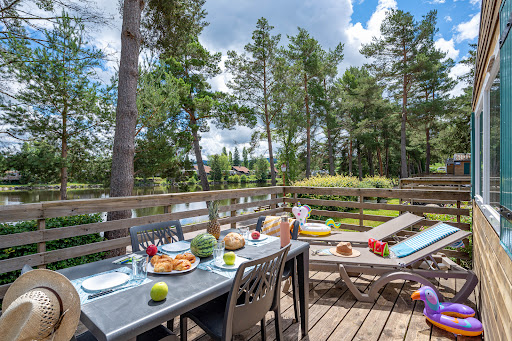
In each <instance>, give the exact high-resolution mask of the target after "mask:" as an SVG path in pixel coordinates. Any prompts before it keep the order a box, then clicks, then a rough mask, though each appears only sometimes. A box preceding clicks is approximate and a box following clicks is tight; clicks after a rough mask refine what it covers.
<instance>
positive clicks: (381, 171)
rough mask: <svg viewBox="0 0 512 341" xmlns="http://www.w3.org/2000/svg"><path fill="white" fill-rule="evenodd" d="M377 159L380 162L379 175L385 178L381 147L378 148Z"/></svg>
mask: <svg viewBox="0 0 512 341" xmlns="http://www.w3.org/2000/svg"><path fill="white" fill-rule="evenodd" d="M377 159H378V160H379V175H380V176H383V175H384V172H383V168H382V155H381V153H380V147H377Z"/></svg>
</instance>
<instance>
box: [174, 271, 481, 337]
mask: <svg viewBox="0 0 512 341" xmlns="http://www.w3.org/2000/svg"><path fill="white" fill-rule="evenodd" d="M372 280H373V276H366V275H361V276H359V278H358V279H357V281H356V284H357V285H358V286H359V287H360V289H362V290H363V289H365V288H368V286H369V284H370V283H371V281H372ZM462 285H463V281H462V280H455V279H450V280H444V279H441V280H440V282H439V283H438V288H439V290H440V291H441V292H442V293H443V294H444V295H445V296H446V297H453V296H454V295H455V292H456V291H457V290H458V289H459V288H460V287H461V286H462ZM419 287H420V284H418V283H414V282H405V281H396V282H392V283H389V284H388V285H387V286H386V287H384V289H383V290H382V291H381V295H380V297H379V299H378V300H377V301H376V302H375V303H365V302H358V301H356V300H355V298H354V296H353V295H352V293H350V291H349V290H348V288H347V286H346V285H345V284H344V283H343V281H342V280H341V279H340V278H339V275H338V274H336V273H329V272H313V271H312V272H310V291H309V302H310V303H309V335H308V337H306V338H301V332H300V324H299V323H293V306H292V304H293V299H292V295H291V293H286V294H282V296H281V310H282V318H283V335H284V340H301V339H302V340H311V341H323V340H335V341H340V340H365V341H370V340H415V341H416V340H418V341H421V340H459V341H460V340H481V338H480V337H471V338H469V337H461V336H459V337H458V338H456V337H455V335H453V334H451V333H449V332H446V331H443V330H441V329H439V328H436V327H432V326H431V325H430V324H427V322H426V321H425V318H424V316H423V313H422V311H423V308H424V306H423V302H421V301H412V300H411V294H412V293H413V292H414V291H415V290H417V289H418V288H419ZM465 303H466V304H467V305H469V306H471V307H472V308H474V309H475V295H474V293H472V294H471V296H470V297H469V299H468V301H467V302H465ZM266 320H267V339H268V340H275V329H274V320H273V314H272V313H269V314H268V315H267V319H266ZM189 327H190V329H189V331H188V339H189V340H194V341H208V340H211V339H210V337H208V336H207V335H205V334H204V332H203V331H202V330H201V329H200V328H199V327H197V326H195V325H194V323H193V322H192V321H189ZM175 330H179V328H176V329H175ZM234 340H235V341H240V340H251V341H259V340H261V336H260V327H259V325H257V326H255V327H253V328H252V329H250V330H248V331H246V332H245V333H243V334H241V335H237V336H235V338H234Z"/></svg>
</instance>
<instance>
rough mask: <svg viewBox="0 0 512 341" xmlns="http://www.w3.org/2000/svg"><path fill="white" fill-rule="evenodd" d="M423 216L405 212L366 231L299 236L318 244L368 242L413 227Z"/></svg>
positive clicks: (382, 238) (301, 238)
mask: <svg viewBox="0 0 512 341" xmlns="http://www.w3.org/2000/svg"><path fill="white" fill-rule="evenodd" d="M423 219H424V218H423V217H420V216H417V215H415V214H412V213H404V214H402V215H400V216H398V217H396V218H394V219H391V220H388V221H386V222H385V223H383V224H381V225H379V226H377V227H374V228H372V229H371V230H369V231H364V232H348V231H335V230H334V231H333V232H332V233H331V234H330V235H328V236H321V237H313V236H299V240H302V241H305V242H309V243H311V244H316V243H317V242H322V243H331V244H333V243H334V244H335V243H339V242H351V243H352V244H365V245H366V244H368V239H370V238H373V239H376V240H384V239H387V238H390V237H392V236H393V235H395V234H397V233H398V232H400V231H402V230H405V229H406V228H408V227H411V226H413V225H415V224H417V223H418V222H420V221H421V220H423Z"/></svg>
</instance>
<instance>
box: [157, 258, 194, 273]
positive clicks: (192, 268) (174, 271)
mask: <svg viewBox="0 0 512 341" xmlns="http://www.w3.org/2000/svg"><path fill="white" fill-rule="evenodd" d="M200 262H201V260H200V259H199V257H196V261H195V262H194V263H192V266H191V267H190V269H188V270H181V271H179V270H173V271H171V272H155V268H154V267H153V264H151V263H148V273H152V274H156V275H178V274H184V273H186V272H189V271H192V270H194V269H195V268H197V266H198V265H199V263H200Z"/></svg>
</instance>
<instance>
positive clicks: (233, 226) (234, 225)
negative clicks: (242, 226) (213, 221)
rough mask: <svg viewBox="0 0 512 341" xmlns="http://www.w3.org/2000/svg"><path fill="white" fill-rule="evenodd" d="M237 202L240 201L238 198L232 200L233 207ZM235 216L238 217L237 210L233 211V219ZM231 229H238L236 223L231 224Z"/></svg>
mask: <svg viewBox="0 0 512 341" xmlns="http://www.w3.org/2000/svg"><path fill="white" fill-rule="evenodd" d="M237 201H238V200H237V199H236V198H232V199H231V201H230V203H231V205H236V203H237ZM234 216H236V210H234V211H231V217H234ZM231 228H232V229H236V222H235V223H231Z"/></svg>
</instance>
